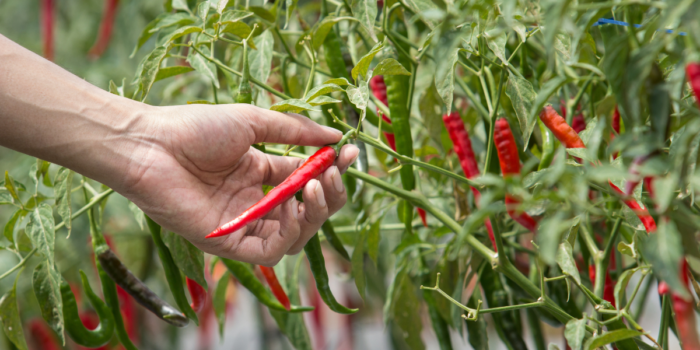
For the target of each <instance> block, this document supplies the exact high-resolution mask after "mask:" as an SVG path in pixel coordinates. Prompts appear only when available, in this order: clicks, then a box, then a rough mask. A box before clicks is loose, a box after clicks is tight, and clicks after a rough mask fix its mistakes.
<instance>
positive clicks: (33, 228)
mask: <svg viewBox="0 0 700 350" xmlns="http://www.w3.org/2000/svg"><path fill="white" fill-rule="evenodd" d="M54 227H55V224H54V221H53V211H52V210H51V207H50V206H49V205H48V204H46V203H41V204H39V206H37V207H36V208H34V210H32V211H31V213H30V214H29V222H28V223H27V226H26V228H25V231H26V232H27V235H28V236H29V239H31V240H32V244H33V245H34V248H36V249H37V250H38V252H39V253H41V254H42V255H43V256H44V258H45V259H46V261H47V262H48V264H49V265H50V266H53V265H54V263H55V261H54V244H55V230H54Z"/></svg>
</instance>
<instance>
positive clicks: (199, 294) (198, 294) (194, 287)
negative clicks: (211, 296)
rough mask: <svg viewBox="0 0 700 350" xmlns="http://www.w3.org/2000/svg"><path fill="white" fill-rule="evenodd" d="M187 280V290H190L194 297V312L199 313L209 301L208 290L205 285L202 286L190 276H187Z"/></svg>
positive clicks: (191, 305) (192, 306)
mask: <svg viewBox="0 0 700 350" xmlns="http://www.w3.org/2000/svg"><path fill="white" fill-rule="evenodd" d="M185 282H186V283H187V290H188V291H189V292H190V297H191V298H192V304H190V307H191V308H192V310H193V311H194V312H197V313H199V312H200V311H202V309H203V308H204V305H205V304H206V303H207V291H206V290H205V289H204V287H202V286H200V285H199V283H197V282H195V281H194V280H191V279H190V278H189V277H185Z"/></svg>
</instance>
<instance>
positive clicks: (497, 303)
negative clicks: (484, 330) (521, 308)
mask: <svg viewBox="0 0 700 350" xmlns="http://www.w3.org/2000/svg"><path fill="white" fill-rule="evenodd" d="M482 271H483V272H482V275H481V287H482V288H483V289H484V295H485V296H486V301H487V302H488V304H489V307H490V308H493V307H503V306H509V303H508V295H507V293H506V290H505V288H504V287H503V283H501V280H500V277H499V276H498V275H497V274H496V273H494V271H493V269H490V268H488V267H486V268H484V269H483V270H482ZM518 316H519V314H516V312H515V311H503V312H497V313H494V314H493V323H494V326H495V327H496V331H497V332H498V337H499V338H501V340H502V341H503V342H504V343H505V344H507V345H508V348H509V349H513V350H518V349H527V345H526V344H525V341H524V340H523V337H522V334H521V333H520V331H519V330H518V325H517V320H516V317H518Z"/></svg>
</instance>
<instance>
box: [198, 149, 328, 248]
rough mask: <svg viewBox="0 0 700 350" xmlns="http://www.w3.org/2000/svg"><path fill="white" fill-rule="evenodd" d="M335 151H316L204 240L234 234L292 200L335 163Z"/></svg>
mask: <svg viewBox="0 0 700 350" xmlns="http://www.w3.org/2000/svg"><path fill="white" fill-rule="evenodd" d="M335 156H336V155H335V150H334V149H333V147H330V146H326V147H323V148H321V149H320V150H318V151H316V153H314V154H313V155H312V156H311V157H309V159H307V160H306V161H305V162H304V164H302V165H301V166H300V167H299V168H297V170H294V172H293V173H292V174H291V175H289V177H287V178H286V179H285V180H284V181H283V182H282V183H281V184H279V185H278V186H277V187H275V188H273V189H272V190H270V192H268V193H267V195H265V197H263V198H262V199H261V200H260V201H258V202H257V203H255V204H253V206H251V207H250V208H248V209H247V210H246V211H244V212H243V213H242V214H241V215H240V216H238V217H237V218H235V219H233V220H232V221H231V222H229V223H227V224H225V225H223V226H221V227H219V228H217V229H216V230H214V232H212V233H210V234H209V235H207V236H206V237H205V238H212V237H219V236H225V235H228V234H230V233H232V232H235V231H237V230H239V229H241V228H243V227H245V226H246V225H248V224H250V223H252V222H253V221H255V220H258V219H260V218H262V217H263V216H265V215H266V214H267V213H269V212H271V211H272V210H273V209H275V208H276V207H277V206H278V205H280V204H282V203H283V202H284V201H286V200H288V199H289V198H292V197H293V196H294V194H295V193H297V191H299V190H301V189H302V187H304V185H306V183H307V182H309V181H310V180H312V179H314V178H316V177H317V176H319V175H321V173H323V172H324V171H326V169H328V168H329V167H330V166H331V165H333V162H334V161H335Z"/></svg>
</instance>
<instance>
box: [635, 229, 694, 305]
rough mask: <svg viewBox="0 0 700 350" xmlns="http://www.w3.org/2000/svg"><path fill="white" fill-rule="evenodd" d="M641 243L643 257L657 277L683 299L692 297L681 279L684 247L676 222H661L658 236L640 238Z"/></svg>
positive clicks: (657, 231)
mask: <svg viewBox="0 0 700 350" xmlns="http://www.w3.org/2000/svg"><path fill="white" fill-rule="evenodd" d="M640 243H641V244H640V245H641V252H642V255H643V256H644V257H645V258H646V260H647V261H649V262H650V263H651V265H652V270H653V271H654V274H655V275H656V277H658V278H659V279H660V280H662V281H665V282H666V283H668V286H669V287H671V290H673V291H674V292H676V293H678V294H679V295H680V296H681V297H683V298H688V297H690V294H689V293H688V290H687V288H686V286H685V284H684V283H683V282H682V281H681V279H680V271H679V266H680V261H681V258H682V257H683V245H682V241H681V237H680V234H679V233H678V230H677V228H676V224H675V222H673V221H666V220H659V222H658V228H657V230H656V234H653V235H649V236H648V237H640Z"/></svg>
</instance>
